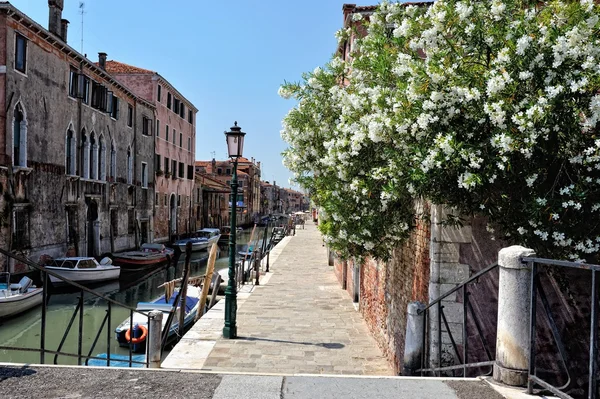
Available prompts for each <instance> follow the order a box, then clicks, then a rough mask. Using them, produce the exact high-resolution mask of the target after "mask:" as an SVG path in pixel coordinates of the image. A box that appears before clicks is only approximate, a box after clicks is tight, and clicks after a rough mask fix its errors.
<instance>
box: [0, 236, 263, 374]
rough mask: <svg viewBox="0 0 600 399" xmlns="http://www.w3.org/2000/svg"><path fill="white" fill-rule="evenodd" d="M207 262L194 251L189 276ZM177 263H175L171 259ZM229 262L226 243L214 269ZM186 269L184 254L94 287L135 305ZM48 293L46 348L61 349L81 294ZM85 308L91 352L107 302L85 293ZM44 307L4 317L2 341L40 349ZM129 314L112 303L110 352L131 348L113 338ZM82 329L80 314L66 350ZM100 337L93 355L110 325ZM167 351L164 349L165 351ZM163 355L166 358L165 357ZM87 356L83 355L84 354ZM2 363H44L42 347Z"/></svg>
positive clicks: (69, 360)
mask: <svg viewBox="0 0 600 399" xmlns="http://www.w3.org/2000/svg"><path fill="white" fill-rule="evenodd" d="M263 231H264V229H263V228H258V227H257V228H256V232H255V236H254V239H253V242H252V243H251V245H260V242H259V243H258V244H257V243H256V238H257V236H260V237H262V234H263ZM250 236H251V229H250V230H244V231H243V232H239V233H238V237H237V251H243V250H245V249H246V248H247V246H248V241H249V239H250ZM207 262H208V253H207V251H202V252H195V253H193V255H192V261H191V276H201V275H203V274H205V272H206V266H207ZM173 263H175V262H173ZM227 267H228V248H227V245H222V246H220V252H219V256H218V258H217V261H216V263H215V272H216V271H218V270H220V269H224V268H227ZM183 268H184V256H182V257H181V258H180V261H179V262H177V263H176V265H175V264H171V265H170V266H169V267H162V268H159V269H155V270H152V271H145V272H139V273H123V272H122V273H121V277H120V278H119V280H114V281H112V282H107V283H106V284H103V285H95V286H91V287H90V288H92V289H93V290H95V291H97V292H99V293H101V294H103V295H105V296H107V297H109V298H111V299H114V300H116V301H118V302H119V303H122V304H124V305H128V306H131V307H134V308H135V307H136V305H137V303H138V302H149V301H152V300H154V299H156V298H159V297H160V296H161V295H164V288H157V287H158V286H159V285H161V284H162V283H164V282H165V281H168V280H172V279H175V278H178V277H181V275H182V272H183ZM54 291H55V292H52V291H51V292H52V293H51V294H50V296H49V301H48V310H47V312H46V338H45V346H46V349H49V350H53V351H58V348H59V345H60V342H61V340H62V339H63V336H64V334H65V331H66V329H67V326H68V324H69V321H70V320H71V317H72V316H73V312H74V310H75V308H76V306H77V304H78V301H79V296H80V293H79V292H78V291H76V292H65V288H62V289H54ZM83 302H84V313H83V340H82V343H81V345H82V350H81V352H82V354H84V355H87V354H88V352H89V351H90V349H91V348H92V345H93V342H94V339H95V337H96V334H97V333H98V330H99V329H100V326H101V325H102V321H103V320H104V317H105V316H106V311H107V305H106V301H105V300H103V299H101V298H98V297H95V296H93V295H91V294H88V293H85V294H84V300H83ZM41 314H42V312H41V306H38V307H36V308H33V309H31V310H29V311H27V312H25V313H22V314H20V315H17V316H15V317H12V318H9V319H4V320H2V319H0V346H9V347H21V348H23V347H24V348H34V349H38V348H40V337H41V324H42V323H41ZM128 317H129V310H127V309H126V308H123V307H120V306H115V305H113V306H112V312H111V325H110V331H111V340H110V345H111V348H110V351H111V353H113V354H114V353H116V354H120V355H128V354H129V351H128V350H127V348H121V347H119V345H118V343H117V342H116V340H115V339H114V336H115V334H114V330H115V328H116V327H117V326H118V325H119V324H120V323H121V322H122V321H123V320H125V319H127V318H128ZM78 331H79V316H77V317H76V318H75V321H74V323H73V326H72V328H71V330H70V332H69V334H68V335H67V338H66V340H65V342H64V345H63V346H62V349H60V352H64V353H72V354H77V353H78V347H79V343H78ZM100 337H101V338H100V339H99V340H98V343H97V345H96V347H95V348H94V349H93V351H92V355H93V356H95V355H98V354H99V353H106V352H107V347H106V345H107V343H106V341H107V340H106V326H105V327H104V328H103V330H102V334H101V336H100ZM167 353H168V351H167V352H165V354H164V356H166V354H167ZM164 356H163V358H164ZM84 361H85V359H84ZM0 362H11V363H40V355H39V352H29V351H14V350H0ZM45 363H47V364H54V363H56V364H64V365H76V364H78V358H77V357H67V356H57V357H55V356H54V355H51V354H46V359H45Z"/></svg>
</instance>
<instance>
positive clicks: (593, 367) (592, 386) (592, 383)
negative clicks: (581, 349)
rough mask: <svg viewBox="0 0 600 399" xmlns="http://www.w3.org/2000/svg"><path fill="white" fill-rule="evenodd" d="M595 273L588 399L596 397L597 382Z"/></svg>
mask: <svg viewBox="0 0 600 399" xmlns="http://www.w3.org/2000/svg"><path fill="white" fill-rule="evenodd" d="M597 273H598V272H597V271H596V270H592V311H591V315H590V319H591V320H590V363H589V370H590V371H589V373H590V376H589V386H588V398H595V397H596V389H597V381H596V378H597V377H596V371H597V370H598V367H597V364H596V355H597V349H598V346H597V342H596V341H597V339H598V276H597Z"/></svg>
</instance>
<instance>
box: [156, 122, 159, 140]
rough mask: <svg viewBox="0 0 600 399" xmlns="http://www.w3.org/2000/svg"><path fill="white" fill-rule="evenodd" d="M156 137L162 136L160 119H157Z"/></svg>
mask: <svg viewBox="0 0 600 399" xmlns="http://www.w3.org/2000/svg"><path fill="white" fill-rule="evenodd" d="M156 137H160V121H159V120H158V119H157V120H156Z"/></svg>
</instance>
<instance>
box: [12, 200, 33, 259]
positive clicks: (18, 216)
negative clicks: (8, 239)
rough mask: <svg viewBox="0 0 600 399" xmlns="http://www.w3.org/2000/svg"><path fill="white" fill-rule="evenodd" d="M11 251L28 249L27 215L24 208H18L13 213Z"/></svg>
mask: <svg viewBox="0 0 600 399" xmlns="http://www.w3.org/2000/svg"><path fill="white" fill-rule="evenodd" d="M13 226H14V231H13V240H12V241H13V249H23V248H27V247H29V213H28V212H27V209H26V208H23V207H18V208H16V209H15V210H14V211H13Z"/></svg>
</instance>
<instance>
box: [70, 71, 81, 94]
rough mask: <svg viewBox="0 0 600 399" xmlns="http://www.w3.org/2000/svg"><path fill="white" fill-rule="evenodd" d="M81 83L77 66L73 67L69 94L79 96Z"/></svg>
mask: <svg viewBox="0 0 600 399" xmlns="http://www.w3.org/2000/svg"><path fill="white" fill-rule="evenodd" d="M78 83H79V74H78V73H77V70H76V69H75V68H71V71H70V72H69V96H71V97H73V98H77V94H79V90H78V87H77V86H78Z"/></svg>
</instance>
